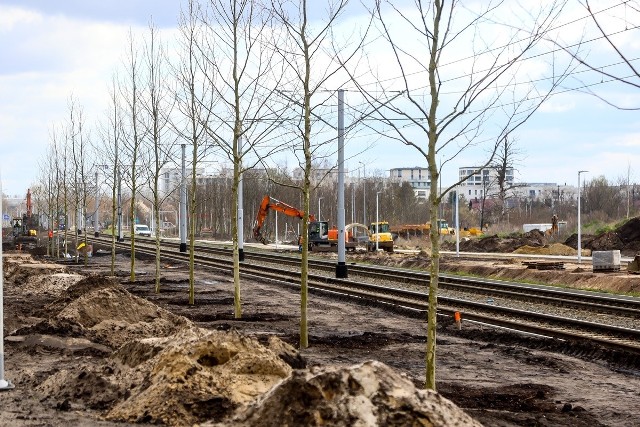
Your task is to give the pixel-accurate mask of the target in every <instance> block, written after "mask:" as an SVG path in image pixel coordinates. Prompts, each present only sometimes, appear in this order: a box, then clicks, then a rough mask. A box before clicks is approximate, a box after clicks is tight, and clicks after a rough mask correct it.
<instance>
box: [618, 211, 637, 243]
mask: <svg viewBox="0 0 640 427" xmlns="http://www.w3.org/2000/svg"><path fill="white" fill-rule="evenodd" d="M616 233H617V234H618V237H620V240H621V241H622V242H623V243H624V244H625V245H627V244H629V243H632V242H640V217H635V218H631V219H630V220H629V221H627V222H625V223H624V224H622V225H621V226H620V227H618V228H617V229H616Z"/></svg>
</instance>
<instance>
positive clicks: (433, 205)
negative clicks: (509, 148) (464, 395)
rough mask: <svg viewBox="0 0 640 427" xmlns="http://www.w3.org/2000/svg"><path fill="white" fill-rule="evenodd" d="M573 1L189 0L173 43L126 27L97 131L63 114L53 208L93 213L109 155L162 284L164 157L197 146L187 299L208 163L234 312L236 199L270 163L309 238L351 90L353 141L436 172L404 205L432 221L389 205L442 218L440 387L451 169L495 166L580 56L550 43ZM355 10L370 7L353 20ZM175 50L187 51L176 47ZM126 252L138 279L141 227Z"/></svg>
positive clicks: (47, 183)
mask: <svg viewBox="0 0 640 427" xmlns="http://www.w3.org/2000/svg"><path fill="white" fill-rule="evenodd" d="M564 6H565V1H562V0H554V1H547V2H543V3H540V4H536V5H535V6H532V5H529V4H528V5H527V6H526V7H524V6H521V5H520V4H519V3H517V2H501V1H499V2H476V3H473V4H466V3H464V2H457V1H446V0H432V1H422V0H416V1H415V2H413V3H411V5H406V6H400V5H398V3H397V2H395V1H390V0H389V1H387V0H376V1H375V2H369V3H368V4H365V5H363V4H361V3H357V2H349V1H348V0H329V1H326V2H323V4H322V7H318V5H317V4H315V2H314V5H313V14H311V5H310V4H308V2H307V0H270V1H266V2H258V1H253V0H201V1H196V0H189V1H188V2H187V4H186V5H185V9H184V10H183V12H182V13H181V16H180V18H179V35H178V38H177V40H175V43H173V44H171V43H168V42H166V41H163V40H162V39H161V34H160V31H159V30H158V29H157V28H156V27H155V26H154V25H153V23H151V24H150V25H149V28H148V31H147V32H146V34H145V35H144V36H142V37H141V38H140V39H138V37H136V35H134V33H133V31H131V32H130V34H129V38H128V43H127V46H126V47H125V55H124V60H123V61H122V64H121V65H120V67H118V68H117V70H115V71H114V78H113V80H112V81H111V82H110V85H109V106H108V108H107V109H106V112H105V114H104V116H103V117H102V118H101V120H100V125H99V126H98V127H97V128H98V129H99V131H97V132H94V133H93V134H92V133H90V132H89V131H88V130H87V123H86V122H85V118H84V117H83V116H82V114H81V112H82V108H81V107H80V106H79V105H78V103H77V101H76V98H75V97H71V98H70V99H71V101H70V102H69V119H68V120H67V122H66V123H65V124H63V125H61V126H60V127H58V128H54V129H55V131H52V138H51V153H50V155H49V156H48V157H47V160H46V161H45V162H43V163H44V165H43V180H42V182H43V185H42V188H43V189H45V193H46V197H45V199H46V200H48V202H49V206H50V207H49V208H48V210H49V211H50V212H55V215H57V213H58V212H59V204H60V203H62V204H64V206H65V207H64V209H63V211H64V212H65V213H66V212H81V213H82V215H86V214H87V213H88V212H90V209H89V207H88V206H87V204H88V200H89V199H88V196H87V194H88V192H89V190H90V188H89V187H90V186H88V185H87V184H88V183H89V182H90V180H89V178H88V177H89V176H91V174H92V173H95V171H96V170H98V168H99V165H107V166H108V168H107V169H108V170H109V171H111V172H110V173H109V174H105V177H104V179H105V181H106V182H107V184H108V185H109V186H110V189H111V191H110V196H111V199H112V201H113V202H112V211H111V212H112V215H111V217H112V218H114V217H115V216H116V209H117V204H116V203H115V200H116V198H117V194H118V188H120V184H121V183H123V184H124V186H125V187H126V189H127V192H128V197H129V201H130V202H129V203H130V205H129V215H130V217H129V222H130V223H131V224H134V223H135V218H136V217H135V216H136V210H137V203H138V200H139V199H141V198H148V199H149V202H150V203H151V205H152V209H153V211H154V220H155V225H156V227H155V230H156V234H155V238H156V259H157V262H156V291H158V292H160V291H161V289H160V281H159V278H160V271H159V266H160V264H159V259H160V255H161V253H160V229H161V227H160V224H159V221H160V212H161V210H162V206H163V204H164V203H169V202H168V201H167V200H164V198H167V197H175V190H176V189H171V190H172V191H160V184H161V182H162V179H161V172H162V170H164V169H166V168H167V167H168V166H170V165H171V167H175V168H177V167H178V164H179V163H178V162H176V161H175V159H178V158H179V157H180V156H179V151H178V149H179V148H180V147H181V146H183V147H185V146H189V148H190V149H191V153H190V156H189V157H190V158H189V161H188V163H189V165H190V168H191V172H190V174H188V175H189V176H190V177H191V179H190V182H189V183H188V184H189V185H188V187H189V188H188V190H187V193H188V194H189V195H190V196H189V201H188V205H189V206H188V210H189V214H188V215H182V216H181V221H186V220H187V218H189V243H190V244H189V247H190V249H189V251H190V253H191V259H190V295H189V302H190V303H191V304H193V303H195V295H194V276H193V248H194V238H195V235H196V227H197V218H198V212H200V210H201V209H203V206H204V205H205V204H206V203H207V201H209V202H212V200H213V199H211V198H209V197H208V196H207V195H206V194H205V195H204V197H203V191H208V190H206V189H205V190H203V189H202V188H201V187H198V185H197V170H198V169H199V168H200V167H201V166H202V165H203V164H206V162H208V161H211V160H212V159H213V160H215V161H218V162H220V161H224V162H228V163H229V164H230V165H231V167H232V169H233V173H232V175H231V177H230V178H229V179H230V188H231V192H230V194H229V193H225V194H224V197H226V198H227V200H228V201H229V202H228V203H226V204H224V203H223V204H222V205H223V206H225V207H226V208H227V209H225V210H222V211H220V210H217V209H219V208H220V205H216V203H217V202H213V203H214V205H212V206H211V209H212V212H214V209H216V210H215V212H217V213H215V214H213V215H215V216H216V217H218V219H219V216H221V215H222V216H224V221H227V220H229V221H230V227H231V234H232V239H233V259H234V279H233V282H234V286H233V294H234V312H235V317H236V318H240V317H241V316H242V312H241V286H240V285H241V283H240V274H239V272H240V268H241V267H240V265H241V264H240V243H241V242H240V240H239V234H240V233H239V231H240V227H239V225H240V226H241V227H242V226H245V224H246V222H247V221H246V220H245V219H244V211H243V209H242V207H243V206H241V205H240V204H239V198H240V195H244V194H246V191H245V190H243V187H244V186H245V185H246V184H248V182H249V181H248V176H249V174H245V172H249V171H251V170H252V169H254V168H256V167H257V166H260V168H261V169H263V170H264V171H267V173H268V180H267V181H268V182H270V183H272V185H278V186H280V187H279V188H285V187H286V188H288V189H290V190H291V191H292V192H293V193H292V194H291V200H294V203H295V202H296V201H297V202H298V203H299V207H300V208H301V209H302V210H303V211H304V212H305V217H304V219H303V221H302V224H301V226H302V227H301V228H302V229H301V234H302V235H303V236H304V235H306V234H307V229H308V223H309V213H310V212H311V211H312V196H314V197H315V196H316V195H318V194H319V193H320V192H321V190H319V188H318V187H317V186H318V185H320V184H321V183H317V182H314V180H313V179H312V171H313V169H314V165H317V164H320V163H323V162H329V163H333V162H334V160H333V159H335V148H334V146H335V144H333V141H334V140H335V138H336V135H335V133H336V132H335V129H334V125H333V123H332V120H333V119H332V120H327V117H330V114H328V113H330V111H331V107H330V106H328V103H330V102H331V100H333V99H335V92H336V90H337V89H339V88H341V87H344V86H349V87H350V88H351V89H350V92H353V94H352V95H350V96H351V97H352V98H353V101H354V102H353V104H352V107H351V114H352V123H353V124H352V125H351V126H349V127H348V128H347V129H346V138H347V140H348V139H349V138H350V137H352V136H354V135H355V133H356V132H358V131H359V130H363V129H364V130H365V131H366V132H373V133H374V134H376V135H379V136H380V137H383V138H384V141H385V143H384V144H385V145H384V149H386V150H393V149H394V147H395V146H398V145H406V146H409V147H411V148H412V149H414V150H415V153H416V155H417V156H418V157H419V158H421V159H422V160H421V162H424V163H426V164H427V165H428V168H429V173H430V182H431V187H430V196H429V201H428V208H421V207H420V206H419V205H417V204H416V203H415V201H414V202H409V203H408V204H407V206H406V208H408V209H411V208H413V207H415V209H416V210H420V209H423V212H422V213H423V214H425V215H424V217H420V216H418V218H416V217H414V216H411V215H407V214H406V212H404V213H403V212H400V211H399V207H398V206H401V204H402V203H404V202H405V200H407V198H409V197H408V196H409V190H408V189H407V188H406V187H398V188H397V191H396V189H394V191H392V192H391V196H390V199H391V200H387V201H386V204H385V210H386V212H387V213H388V216H389V217H391V216H394V217H395V218H397V219H398V221H401V222H404V221H407V222H408V221H412V220H417V221H420V222H423V221H426V218H429V219H430V221H431V223H432V227H431V235H430V243H431V254H432V263H431V271H430V273H431V274H430V285H429V310H428V319H427V320H428V326H427V351H426V365H427V370H426V384H427V387H428V388H432V389H435V366H436V363H435V361H436V356H435V348H436V313H437V295H438V280H439V259H440V252H439V244H440V239H439V235H438V234H437V233H438V232H437V230H438V227H437V225H436V220H437V218H438V216H439V215H438V213H439V209H440V205H441V203H443V201H444V200H445V197H447V196H446V195H447V193H448V191H449V190H451V189H453V188H455V187H456V186H457V185H458V184H459V183H460V182H454V183H451V185H450V186H447V187H446V188H444V189H443V191H442V192H439V188H440V184H441V183H440V171H441V168H442V167H444V166H446V165H447V164H448V163H450V162H451V161H453V160H454V159H455V158H456V157H457V156H459V155H460V154H461V153H463V152H465V151H466V150H468V149H470V148H472V147H478V146H484V147H486V150H485V151H486V152H487V159H486V161H485V162H484V163H483V165H484V166H485V167H486V166H489V165H492V164H494V163H495V162H496V159H497V158H498V159H499V158H500V155H499V154H497V153H499V149H500V144H501V143H502V142H505V141H509V140H510V139H509V138H510V136H511V135H513V134H514V132H515V131H516V130H517V129H518V128H519V127H520V126H522V125H523V124H524V123H525V122H526V121H527V120H528V119H529V118H530V117H531V115H532V114H533V113H534V112H535V111H536V110H537V109H538V108H539V107H540V105H541V104H542V103H543V102H544V101H545V100H546V99H548V97H549V96H551V95H552V94H553V92H554V91H555V90H556V88H557V87H558V86H559V85H560V84H561V83H562V81H563V80H564V78H565V77H566V75H567V73H568V72H569V71H570V70H571V67H572V65H571V61H569V60H566V61H558V60H557V58H556V57H555V55H557V53H554V51H553V50H552V49H549V48H548V47H547V48H546V49H545V44H547V46H550V45H551V43H550V42H549V39H551V38H553V37H555V30H556V26H557V25H558V20H559V17H560V16H561V12H562V10H563V8H564ZM353 16H360V17H361V19H359V20H358V21H357V25H356V24H354V20H353V19H350V18H351V17H353ZM363 16H364V17H366V18H364V19H362V17H363ZM172 42H173V40H172ZM169 45H177V46H178V47H177V49H176V51H175V52H174V51H172V50H170V49H169V47H168V46H169ZM541 52H543V53H544V54H546V56H545V55H544V54H543V55H542V57H544V58H546V61H545V60H544V59H543V60H542V62H540V63H539V64H541V67H540V68H542V69H544V71H543V72H539V73H534V74H530V73H529V72H527V67H526V65H525V64H526V63H527V61H531V60H532V59H533V58H537V57H540V56H541V55H540V53H541ZM538 61H540V60H538ZM558 64H564V65H562V66H558ZM540 82H544V84H540ZM394 144H395V145H394ZM353 151H362V150H358V149H357V148H354V149H353ZM285 155H286V156H288V157H289V158H293V159H295V160H294V163H295V166H296V167H298V168H300V169H301V170H302V171H303V177H302V179H301V180H292V179H291V178H290V177H289V176H288V175H287V174H280V173H273V172H272V171H277V170H279V169H280V168H279V167H278V166H280V165H279V164H281V163H282V162H283V158H284V156H285ZM243 176H245V177H247V180H246V181H243V179H242V177H243ZM181 184H183V185H186V183H181ZM251 185H252V186H253V185H255V183H252V184H251ZM255 187H256V188H257V187H258V186H257V185H255ZM363 191H371V190H363ZM347 194H348V192H347ZM181 196H182V197H184V190H181ZM318 197H326V200H327V201H328V200H331V196H318ZM333 197H335V196H333ZM363 199H364V197H363ZM369 199H370V203H371V202H372V200H373V198H369ZM244 205H245V206H247V205H246V203H245V204H244ZM327 205H328V206H330V205H332V204H330V203H327ZM51 206H55V207H51ZM336 214H341V213H340V212H337V213H336ZM323 216H324V215H323ZM85 236H86V233H85ZM77 238H78V236H77V232H76V239H77ZM65 241H66V238H65ZM114 253H115V252H113V251H112V259H113V256H114V255H113V254H114ZM131 253H132V257H131V280H134V279H135V270H134V267H135V257H134V255H135V236H134V235H132V238H131ZM301 261H302V262H301V276H300V284H301V296H300V319H301V320H300V347H303V348H304V347H307V346H308V344H309V341H308V319H307V305H308V293H307V288H308V279H307V278H308V251H307V246H306V245H303V250H302V254H301Z"/></svg>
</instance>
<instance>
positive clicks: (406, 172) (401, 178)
mask: <svg viewBox="0 0 640 427" xmlns="http://www.w3.org/2000/svg"><path fill="white" fill-rule="evenodd" d="M389 179H390V180H391V181H396V182H408V183H409V185H411V188H413V192H414V193H415V195H416V198H418V199H424V200H426V199H428V198H429V189H430V188H431V180H430V179H429V169H428V168H423V167H420V166H414V167H411V168H394V169H391V170H389Z"/></svg>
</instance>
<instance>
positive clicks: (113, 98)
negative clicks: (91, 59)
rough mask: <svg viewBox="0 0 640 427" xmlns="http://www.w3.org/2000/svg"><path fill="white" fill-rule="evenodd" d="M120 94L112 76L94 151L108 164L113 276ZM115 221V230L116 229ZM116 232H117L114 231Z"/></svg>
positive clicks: (118, 183) (118, 211)
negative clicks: (107, 102) (98, 145)
mask: <svg viewBox="0 0 640 427" xmlns="http://www.w3.org/2000/svg"><path fill="white" fill-rule="evenodd" d="M121 103H122V101H121V99H120V94H119V93H118V86H117V77H116V76H115V75H114V76H113V78H112V80H111V86H110V87H109V105H108V108H107V110H106V112H105V116H104V122H103V123H102V126H100V127H99V134H100V139H101V145H100V147H96V151H98V152H100V155H101V156H102V157H103V158H104V159H105V161H107V162H108V163H109V164H108V165H106V166H108V167H110V170H111V177H110V179H109V182H110V185H111V274H112V275H113V274H115V261H116V239H118V238H120V237H121V236H120V235H119V234H117V233H118V231H119V230H120V227H121V224H120V221H121V215H120V214H121V210H122V207H121V206H120V204H119V203H118V202H119V200H118V195H119V190H120V148H121V145H122V138H123V128H122V127H123V121H124V117H123V111H122V110H123V108H122V105H121ZM116 218H117V220H116ZM116 221H117V227H118V228H117V229H116ZM116 230H118V231H116Z"/></svg>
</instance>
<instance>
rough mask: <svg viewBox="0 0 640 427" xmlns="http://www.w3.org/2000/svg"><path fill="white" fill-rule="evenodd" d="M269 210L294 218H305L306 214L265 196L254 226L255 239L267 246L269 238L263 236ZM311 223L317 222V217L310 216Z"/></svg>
mask: <svg viewBox="0 0 640 427" xmlns="http://www.w3.org/2000/svg"><path fill="white" fill-rule="evenodd" d="M269 209H272V210H274V211H277V212H282V213H283V214H285V215H287V216H294V217H297V218H300V219H302V218H304V212H303V211H301V210H299V209H296V208H294V207H293V206H291V205H288V204H286V203H284V202H281V201H280V200H276V199H274V198H272V197H270V196H264V197H263V199H262V203H260V209H259V210H258V215H257V216H256V222H255V225H254V226H253V237H254V239H256V240H257V241H259V242H261V243H263V244H265V245H266V244H267V243H269V242H268V241H267V238H266V237H265V236H263V235H262V226H263V225H264V221H265V219H266V218H267V214H268V213H269ZM309 221H315V217H314V216H313V215H312V214H310V215H309Z"/></svg>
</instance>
